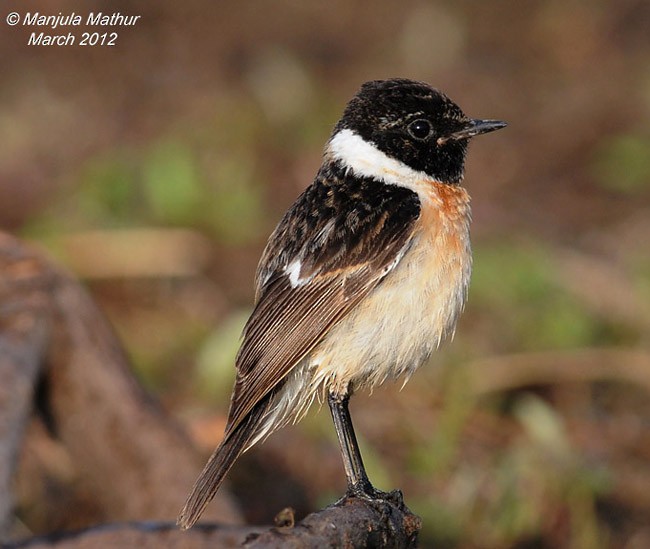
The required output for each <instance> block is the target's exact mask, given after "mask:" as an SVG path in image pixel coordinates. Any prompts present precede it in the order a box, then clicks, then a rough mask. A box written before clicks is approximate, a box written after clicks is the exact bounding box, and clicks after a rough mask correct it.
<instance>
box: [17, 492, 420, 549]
mask: <svg viewBox="0 0 650 549" xmlns="http://www.w3.org/2000/svg"><path fill="white" fill-rule="evenodd" d="M279 516H280V517H281V518H280V520H283V521H286V522H287V523H288V524H286V525H283V526H276V527H273V528H268V527H266V528H264V527H235V526H217V525H210V524H199V525H198V526H195V527H194V528H192V529H191V530H188V531H185V532H181V531H180V530H178V528H176V526H175V525H174V524H171V523H128V524H112V525H105V526H100V527H97V528H91V529H87V530H81V531H78V532H70V533H65V534H62V535H56V536H47V537H43V538H40V539H37V540H34V539H32V540H29V541H27V542H24V543H16V544H11V545H7V546H6V547H5V549H26V548H29V549H50V548H53V547H56V549H90V548H95V547H166V548H171V549H173V548H183V549H209V548H213V547H219V548H223V549H227V548H231V547H232V548H234V547H246V548H248V549H271V548H286V549H292V548H295V549H298V548H309V547H313V548H319V547H347V548H355V547H382V548H386V549H391V548H405V549H406V548H411V547H416V546H417V536H418V531H419V529H420V526H421V521H420V519H419V518H418V517H416V516H415V515H413V514H411V512H410V511H409V510H408V509H407V508H406V507H404V505H403V503H402V502H401V494H399V495H398V496H397V497H396V498H395V499H394V501H391V502H388V501H386V502H369V501H366V500H362V499H358V498H345V499H344V500H342V501H341V502H339V503H337V504H335V505H331V506H329V507H327V508H325V509H323V510H322V511H319V512H317V513H312V514H311V515H309V516H307V517H306V518H305V519H304V520H302V521H301V522H299V523H297V524H295V525H294V524H293V520H292V519H293V517H292V514H291V512H290V511H285V512H283V513H281V514H280V515H279Z"/></svg>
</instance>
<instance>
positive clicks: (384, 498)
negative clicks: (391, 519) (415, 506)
mask: <svg viewBox="0 0 650 549" xmlns="http://www.w3.org/2000/svg"><path fill="white" fill-rule="evenodd" d="M348 498H360V499H364V500H366V501H369V502H378V503H390V504H392V505H395V506H396V507H398V508H400V509H401V508H403V507H404V496H403V494H402V491H401V490H393V491H391V492H383V491H381V490H377V488H375V487H374V486H373V485H372V484H370V482H369V481H366V482H358V483H356V484H354V485H352V486H349V487H348V491H347V493H346V494H345V496H343V497H342V498H341V499H340V500H339V501H338V502H337V504H338V503H342V502H343V501H345V500H346V499H348Z"/></svg>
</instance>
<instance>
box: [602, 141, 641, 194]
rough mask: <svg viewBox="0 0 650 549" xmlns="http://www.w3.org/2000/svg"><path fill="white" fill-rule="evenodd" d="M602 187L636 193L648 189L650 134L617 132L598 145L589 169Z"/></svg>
mask: <svg viewBox="0 0 650 549" xmlns="http://www.w3.org/2000/svg"><path fill="white" fill-rule="evenodd" d="M592 171H593V173H594V176H595V178H596V180H597V181H598V183H599V184H600V185H601V186H602V187H603V188H605V189H609V190H611V191H616V192H620V193H625V194H638V193H640V192H643V191H647V190H648V189H649V188H650V137H647V136H638V135H619V136H616V137H610V138H608V139H606V140H605V141H604V142H603V143H602V145H601V146H600V147H599V148H598V150H597V153H596V158H595V160H594V163H593V169H592Z"/></svg>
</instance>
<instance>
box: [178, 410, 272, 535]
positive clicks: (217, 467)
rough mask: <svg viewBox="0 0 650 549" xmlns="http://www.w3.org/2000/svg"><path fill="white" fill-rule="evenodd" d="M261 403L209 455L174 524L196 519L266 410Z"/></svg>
mask: <svg viewBox="0 0 650 549" xmlns="http://www.w3.org/2000/svg"><path fill="white" fill-rule="evenodd" d="M264 404H266V402H264V401H263V402H261V403H259V404H258V405H257V406H256V407H255V408H254V409H253V410H252V411H251V413H250V414H249V415H248V417H247V418H246V419H245V420H244V421H242V422H241V423H240V424H239V425H238V426H237V428H236V429H235V430H234V431H233V432H232V433H230V436H228V437H227V438H225V439H224V441H223V442H222V443H221V444H220V445H219V446H218V447H217V449H216V450H215V451H214V452H213V453H212V455H211V456H210V459H209V460H208V462H207V463H206V465H205V467H204V468H203V471H202V472H201V474H200V475H199V478H198V479H197V480H196V482H195V483H194V486H193V488H192V491H191V492H190V495H189V496H188V498H187V501H185V505H184V506H183V508H182V509H181V512H180V514H179V515H178V519H176V524H178V526H180V528H181V529H182V530H187V529H188V528H191V527H192V526H193V525H194V523H195V522H196V521H197V520H198V519H199V517H200V516H201V514H202V513H203V510H204V509H205V508H206V506H207V505H208V503H210V501H211V500H212V498H213V497H214V495H215V494H216V493H217V490H218V489H219V487H220V486H221V483H222V482H223V479H224V478H225V476H226V474H227V473H228V471H230V468H231V467H232V465H233V463H235V460H236V459H237V458H238V457H239V456H240V455H241V453H242V452H243V451H244V450H245V449H246V446H247V444H248V442H249V441H250V440H251V439H252V438H253V436H254V435H255V433H256V431H257V427H258V426H259V423H260V420H261V418H262V416H263V415H264V411H265V410H266V406H265V405H264Z"/></svg>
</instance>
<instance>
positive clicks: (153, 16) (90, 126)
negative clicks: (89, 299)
mask: <svg viewBox="0 0 650 549" xmlns="http://www.w3.org/2000/svg"><path fill="white" fill-rule="evenodd" d="M2 7H3V8H4V10H3V13H2V19H1V20H0V25H1V27H0V75H1V78H0V136H1V138H0V139H1V146H0V227H1V228H2V229H3V230H7V231H10V232H12V233H14V234H17V235H20V236H23V237H25V238H28V239H30V240H31V241H35V242H36V243H38V244H39V245H40V246H42V247H43V248H45V249H47V250H48V251H49V253H51V254H52V255H53V256H55V257H57V258H58V260H59V261H61V262H62V263H63V264H64V265H66V266H67V267H68V268H69V269H70V270H72V271H73V272H74V273H75V274H76V275H77V276H78V277H80V278H81V279H82V280H83V281H84V283H85V284H86V285H87V286H88V288H89V289H90V291H91V292H92V294H93V296H94V297H95V299H96V300H97V301H98V302H99V303H100V305H101V306H102V308H103V309H104V310H105V311H106V313H107V314H108V316H109V318H110V319H111V321H112V322H113V324H114V325H115V327H116V329H117V331H118V332H119V334H120V336H121V337H122V339H123V341H124V343H125V346H126V348H127V349H128V352H129V353H130V355H131V357H132V358H133V362H134V367H135V369H136V370H137V374H138V376H139V377H140V379H141V380H142V382H143V383H144V384H145V385H146V386H147V387H148V388H149V390H150V391H151V392H152V393H153V394H155V395H156V396H157V398H159V399H160V400H161V401H162V402H163V403H164V405H165V406H166V407H167V408H168V409H169V410H171V411H172V412H173V414H174V415H175V416H177V417H178V418H179V420H180V421H182V422H183V423H184V424H185V425H187V427H188V428H189V429H190V430H191V432H192V433H193V435H194V436H195V438H196V441H197V444H199V445H201V446H202V447H203V448H204V449H205V453H206V456H207V454H208V453H209V452H210V450H211V448H212V447H213V445H215V444H216V443H217V442H218V440H219V438H220V436H221V433H222V429H223V425H224V421H225V413H226V411H227V406H228V398H229V394H230V389H231V383H232V380H233V376H234V370H233V358H234V354H235V353H236V350H237V345H238V338H239V332H240V330H241V327H242V325H243V323H244V321H245V319H246V317H247V314H248V313H249V312H250V310H251V302H252V298H253V293H252V279H253V274H254V270H255V267H256V264H257V260H258V258H259V255H260V252H261V250H262V248H263V246H264V244H265V239H266V237H267V235H268V234H269V232H270V231H271V230H272V229H273V227H274V225H275V223H276V222H277V221H278V219H279V218H280V216H281V215H282V213H283V212H284V210H285V209H286V208H287V207H288V206H289V205H290V203H291V202H292V201H293V200H294V199H295V197H296V196H297V195H298V194H299V193H300V192H301V190H302V189H303V188H304V187H305V186H306V185H307V184H308V183H309V182H310V181H311V179H312V177H313V175H314V174H315V171H316V170H317V168H318V166H319V164H320V156H321V151H322V147H323V144H324V142H325V141H326V139H327V138H328V136H329V132H330V131H331V128H332V126H333V124H334V123H335V122H336V120H337V119H338V116H339V115H340V113H341V111H342V109H343V107H344V105H345V103H346V101H347V100H348V99H349V98H350V97H351V96H352V94H353V93H354V92H355V91H356V90H357V88H358V87H359V85H360V84H361V83H362V82H364V81H365V80H369V79H379V78H386V77H393V76H403V77H410V78H415V79H419V80H424V81H427V82H429V83H431V84H433V85H434V86H436V87H439V88H440V89H442V90H443V91H445V92H446V93H447V94H448V95H450V96H451V97H452V98H453V99H454V100H455V101H456V102H457V103H459V104H460V106H461V107H462V108H463V109H464V110H465V112H467V113H468V114H469V115H470V116H474V117H482V118H499V119H504V120H507V121H508V122H509V126H508V128H507V129H506V130H503V131H500V132H498V133H495V134H491V135H489V136H486V137H483V138H480V139H477V140H476V141H475V142H473V143H472V145H471V147H470V154H469V158H468V163H467V173H466V186H467V188H468V189H469V191H470V193H471V195H472V197H473V211H474V222H473V243H474V250H475V271H474V277H473V282H472V287H471V292H470V298H469V304H468V307H467V310H466V312H465V314H464V316H463V317H462V320H461V322H460V325H459V327H458V330H457V334H456V337H455V339H454V341H453V342H452V343H450V344H449V343H448V344H447V345H445V347H444V349H442V350H441V351H440V352H439V353H437V354H436V356H435V357H434V358H433V360H432V361H431V362H432V363H431V365H430V366H431V367H426V368H422V369H421V370H420V371H419V372H418V373H417V374H416V375H415V376H414V378H413V380H412V381H411V382H410V383H409V384H408V385H407V386H406V387H405V388H404V389H403V390H402V391H401V392H399V391H398V390H397V389H398V388H399V387H398V386H397V387H396V386H389V387H386V388H385V389H381V390H378V391H375V393H374V395H372V397H367V396H366V395H359V396H357V397H355V399H354V401H353V404H352V409H353V410H352V411H353V415H354V417H355V420H356V425H357V430H358V432H359V436H360V438H361V444H362V447H363V451H364V457H365V459H366V461H367V465H368V468H369V472H370V475H371V478H372V479H373V481H374V482H375V484H376V485H378V487H380V488H383V489H391V488H393V487H400V488H402V489H403V490H404V492H405V494H406V501H407V503H408V504H409V506H410V507H411V508H412V509H413V510H414V511H415V512H416V513H417V514H419V515H420V516H421V517H422V518H423V520H424V528H423V531H422V545H423V546H424V547H429V546H433V545H434V544H435V546H436V547H489V548H502V547H503V548H505V547H521V548H524V547H526V548H529V547H530V548H533V547H534V548H537V547H575V548H592V547H593V548H598V547H621V548H641V547H649V546H650V429H649V427H650V394H649V391H650V337H649V328H650V254H649V252H648V249H649V244H648V243H649V241H650V215H649V214H650V128H649V124H648V120H649V117H650V3H648V2H647V1H646V0H616V1H614V0H543V1H542V0H539V1H534V0H530V1H526V2H521V1H516V0H493V1H490V2H477V1H470V0H460V1H424V0H422V1H403V0H362V1H357V2H348V1H345V0H330V1H329V2H315V1H307V2H298V1H295V0H294V1H292V0H275V1H270V0H260V1H256V2H246V1H244V2H241V1H235V0H222V1H219V2H208V1H198V0H185V1H183V2H175V1H171V0H156V1H149V0H147V1H142V2H137V3H135V2H127V1H117V0H116V1H112V2H99V1H95V0H83V1H81V0H78V1H73V0H57V1H56V2H51V1H49V0H48V1H45V0H42V1H35V0H25V1H20V2H18V1H7V0H3V3H2ZM29 10H31V11H37V10H38V11H40V12H41V13H48V14H56V13H57V12H59V11H60V12H62V13H64V14H65V13H69V12H71V11H75V12H76V13H79V14H81V15H82V16H85V15H86V14H87V13H88V12H90V11H100V10H103V11H105V12H111V13H112V12H116V11H120V12H122V13H124V14H133V15H141V16H142V17H141V20H140V21H139V22H138V23H137V25H136V26H135V27H126V28H120V29H116V30H117V31H118V32H119V39H118V42H117V45H116V46H115V47H98V46H96V47H85V48H84V47H78V46H76V47H49V48H48V47H35V46H27V45H26V42H27V39H28V37H29V34H30V32H31V30H33V29H27V28H24V27H22V26H16V27H9V26H8V25H6V24H5V22H4V18H5V17H6V14H7V13H9V12H10V11H18V12H19V13H21V14H22V13H24V12H25V11H29ZM41 30H45V29H41ZM67 30H68V29H66V31H67ZM75 32H78V29H77V30H75ZM231 476H232V479H233V482H232V489H233V493H234V494H235V495H236V497H238V498H239V499H240V501H241V503H242V507H243V509H244V511H245V513H246V516H247V518H248V520H249V521H251V522H255V523H263V522H270V521H271V520H272V517H273V516H274V514H275V513H276V512H277V511H278V510H279V509H280V508H282V507H285V506H287V505H291V506H293V507H294V508H296V509H297V511H298V514H299V516H301V515H304V514H305V513H307V512H309V511H313V510H315V509H318V508H319V507H321V506H323V505H325V504H327V503H329V502H332V501H334V500H335V499H337V498H338V497H339V496H340V495H341V494H342V492H343V491H344V487H345V482H344V475H343V471H342V467H341V464H340V456H339V451H338V448H337V446H336V440H335V436H334V431H333V428H332V426H331V421H330V418H329V414H328V412H327V410H321V411H320V413H316V412H314V413H311V414H310V415H309V417H308V418H307V419H306V420H305V421H303V422H302V423H301V424H300V425H298V426H296V427H292V428H287V429H284V430H283V431H282V432H280V433H278V434H276V435H274V436H273V437H272V438H271V439H270V440H269V441H268V442H267V443H266V444H265V445H263V446H261V447H260V448H259V449H257V448H256V449H255V450H253V451H251V452H249V454H247V455H246V456H245V457H244V458H243V459H242V460H241V463H238V464H237V466H236V467H235V469H234V470H233V472H232V475H231ZM183 496H184V494H183V495H179V500H182V498H183ZM43 528H45V529H46V526H44V527H43Z"/></svg>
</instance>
